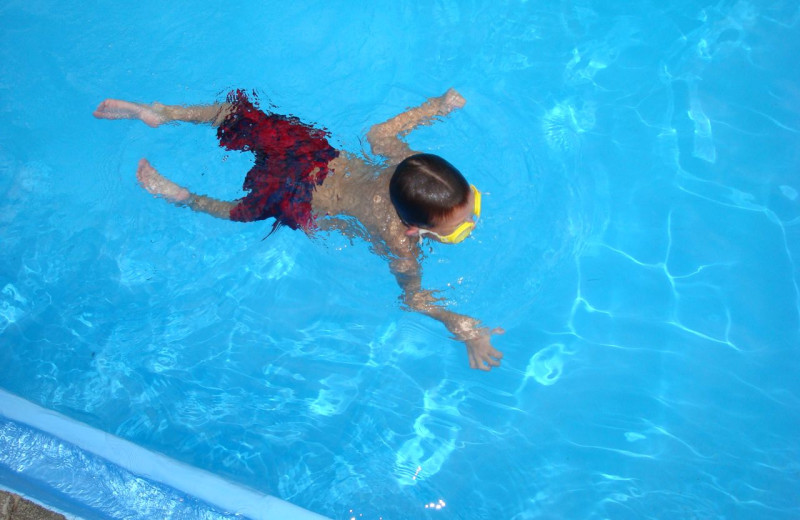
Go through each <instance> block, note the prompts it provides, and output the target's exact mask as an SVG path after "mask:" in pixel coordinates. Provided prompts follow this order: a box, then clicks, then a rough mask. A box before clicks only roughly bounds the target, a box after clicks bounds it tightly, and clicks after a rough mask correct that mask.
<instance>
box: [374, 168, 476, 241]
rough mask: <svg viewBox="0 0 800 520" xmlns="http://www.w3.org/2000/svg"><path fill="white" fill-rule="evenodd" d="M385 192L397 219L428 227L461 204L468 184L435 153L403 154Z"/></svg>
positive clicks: (416, 225) (442, 220)
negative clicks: (405, 156)
mask: <svg viewBox="0 0 800 520" xmlns="http://www.w3.org/2000/svg"><path fill="white" fill-rule="evenodd" d="M389 196H390V197H391V199H392V204H393V205H394V208H395V210H396V211H397V214H398V216H399V217H400V220H402V221H403V222H404V223H405V224H406V225H407V226H414V227H418V228H426V229H427V228H431V227H435V226H436V225H437V224H440V223H441V222H444V221H445V220H447V219H448V217H450V216H451V215H452V214H453V213H454V212H455V211H456V210H457V209H458V208H461V207H463V206H464V205H465V204H466V203H467V202H468V201H469V196H470V186H469V184H468V183H467V180H466V179H465V178H464V176H463V175H461V172H459V171H458V170H457V169H456V168H455V167H454V166H453V165H452V164H450V163H449V162H447V161H445V160H444V159H442V158H441V157H439V156H438V155H433V154H429V153H420V154H417V155H412V156H411V157H407V158H406V159H404V160H403V161H402V162H401V163H400V164H398V165H397V168H396V169H395V171H394V174H393V175H392V180H391V182H390V183H389Z"/></svg>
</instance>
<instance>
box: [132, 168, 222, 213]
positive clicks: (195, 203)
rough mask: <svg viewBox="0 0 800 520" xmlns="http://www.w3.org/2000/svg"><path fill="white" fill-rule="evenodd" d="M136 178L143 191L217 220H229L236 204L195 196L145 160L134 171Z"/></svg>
mask: <svg viewBox="0 0 800 520" xmlns="http://www.w3.org/2000/svg"><path fill="white" fill-rule="evenodd" d="M136 178H137V179H139V183H140V184H141V185H142V187H143V188H144V189H146V190H147V191H149V192H150V193H152V194H153V195H156V196H158V197H163V198H165V199H166V200H167V201H169V202H172V203H173V204H176V205H179V206H189V207H190V208H191V209H193V210H194V211H200V212H202V213H207V214H209V215H212V216H214V217H217V218H222V219H226V220H230V218H231V217H230V215H231V209H233V207H234V206H236V203H233V202H228V201H224V200H217V199H212V198H211V197H206V196H205V195H195V194H194V193H191V192H190V191H189V190H187V189H186V188H183V187H181V186H178V185H177V184H175V183H174V182H172V181H171V180H169V179H167V178H166V177H164V176H163V175H161V174H160V173H158V172H157V171H156V169H155V168H153V167H152V166H151V165H150V163H149V162H148V161H147V159H142V160H141V161H139V168H138V169H137V170H136Z"/></svg>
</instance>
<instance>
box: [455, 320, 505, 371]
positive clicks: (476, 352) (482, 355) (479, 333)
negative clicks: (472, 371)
mask: <svg viewBox="0 0 800 520" xmlns="http://www.w3.org/2000/svg"><path fill="white" fill-rule="evenodd" d="M474 332H475V333H476V335H475V337H474V338H472V339H467V340H464V343H465V344H466V345H467V355H468V356H469V366H470V368H476V369H478V370H484V371H487V372H488V371H489V370H491V369H492V368H493V367H499V366H500V360H501V359H503V353H502V352H500V351H499V350H497V349H496V348H494V347H493V346H492V343H491V341H490V340H491V337H492V334H503V333H505V330H503V329H502V328H500V327H497V328H495V329H492V330H489V329H479V330H475V331H474Z"/></svg>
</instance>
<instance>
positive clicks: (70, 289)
mask: <svg viewBox="0 0 800 520" xmlns="http://www.w3.org/2000/svg"><path fill="white" fill-rule="evenodd" d="M357 4H358V5H357ZM799 23H800V7H798V4H797V3H796V2H791V1H781V0H779V1H777V2H747V1H717V2H705V1H691V2H690V1H681V0H670V1H668V2H639V3H631V2H597V1H589V0H584V1H564V2H549V3H546V2H533V1H527V2H522V1H517V2H510V1H509V2H489V1H474V2H456V1H441V2H436V3H430V4H429V5H423V3H417V2H373V3H370V4H369V5H361V3H358V2H338V1H334V2H330V1H328V2H301V3H297V5H291V6H290V5H286V4H285V3H279V2H258V3H256V2H252V3H243V4H238V5H232V4H226V5H221V4H219V3H211V2H205V1H202V0H201V1H198V2H193V3H192V4H191V7H189V6H188V4H186V5H179V4H175V5H173V4H164V3H155V2H150V1H144V2H141V3H138V4H137V5H136V6H133V5H131V6H128V7H125V8H122V7H120V6H119V5H118V4H115V5H111V4H109V3H107V2H98V1H92V0H89V1H86V2H82V3H81V4H80V5H67V4H64V3H56V2H53V1H52V0H41V1H37V0H32V1H31V0H27V1H25V2H17V1H12V2H6V3H5V4H4V6H3V7H2V8H0V24H2V29H3V30H2V32H1V33H0V38H1V39H2V40H0V41H2V44H0V53H1V55H0V56H1V57H0V72H1V73H0V78H2V79H0V110H2V113H3V116H4V117H3V121H4V124H3V125H2V127H0V174H1V175H0V193H2V194H3V197H2V202H0V241H1V242H2V247H1V248H0V387H2V388H3V389H5V390H7V391H9V392H12V393H14V394H17V395H19V396H21V397H24V398H25V399H27V400H29V401H33V402H35V403H38V404H40V405H42V406H44V407H46V408H49V409H52V410H55V411H58V412H60V413H63V414H65V415H67V416H69V417H71V418H73V419H76V420H78V421H82V422H84V423H86V424H88V425H91V426H93V427H95V428H98V429H100V430H103V431H106V432H109V433H113V434H115V435H117V436H119V437H122V438H124V439H127V440H129V441H132V442H134V443H137V444H139V445H141V446H144V447H146V448H148V449H151V450H154V451H158V452H161V453H164V454H166V455H168V456H169V457H171V458H174V459H177V460H179V461H182V462H184V463H188V464H191V465H193V466H196V467H198V468H201V469H203V470H207V471H210V472H213V473H215V474H217V475H220V476H222V477H225V478H227V479H229V480H232V481H234V482H239V483H242V484H244V485H246V486H249V487H251V488H255V489H257V490H259V491H262V492H264V493H268V494H271V495H275V496H277V497H279V498H282V499H284V500H288V501H290V502H292V503H295V504H297V505H299V506H302V507H304V508H307V509H310V510H312V511H315V512H317V513H320V514H324V515H325V516H329V517H331V518H335V519H350V518H359V519H360V518H364V519H378V518H383V519H408V518H424V519H484V518H487V519H488V518H503V519H506V518H507V519H513V520H528V519H562V518H567V519H571V518H587V519H591V518H598V519H600V518H614V519H625V518H631V519H641V518H774V519H791V518H797V517H798V516H800V495H798V494H797V489H798V486H800V463H798V461H799V460H800V448H799V447H798V444H797V441H796V438H797V434H798V432H799V431H800V413H799V410H800V400H799V397H800V389H799V388H798V382H797V380H798V378H797V373H798V368H800V367H799V366H798V365H799V364H800V363H799V362H798V360H799V359H800V357H799V356H798V347H799V346H800V341H799V340H800V333H799V330H800V319H799V317H798V316H799V314H800V304H799V297H798V294H799V293H798V282H797V278H798V266H797V264H796V259H797V258H798V255H800V195H799V192H800V180H798V165H799V164H800V155H798V150H800V146H798V145H799V144H800V87H798V85H800V81H798V80H800V72H799V71H800V68H798V67H797V66H796V63H795V59H794V58H795V57H796V56H797V55H798V51H800V34H799V33H798V29H799V28H800V27H799V25H798V24H799ZM450 86H454V87H456V88H457V89H458V90H459V91H460V92H462V93H463V94H464V96H465V97H466V99H467V105H466V107H465V108H464V110H462V111H460V112H458V113H455V114H453V115H452V116H451V117H449V118H447V119H446V120H443V121H441V122H439V123H437V124H436V125H433V126H430V127H425V128H422V129H420V130H418V131H416V132H414V133H413V134H412V135H411V136H410V138H409V140H410V142H411V143H412V145H413V147H414V148H415V149H417V150H423V151H432V152H436V153H439V154H441V155H443V156H445V157H447V158H448V159H449V160H450V161H451V162H453V163H454V164H456V165H457V166H459V167H460V169H461V170H462V171H463V172H464V173H465V175H466V176H467V177H468V179H469V180H470V181H471V182H473V183H474V184H476V185H477V186H478V187H479V188H480V189H482V190H484V191H485V192H486V196H485V198H484V214H483V215H482V218H481V221H480V223H479V226H478V228H477V229H476V231H475V232H474V233H473V239H470V240H468V241H466V242H465V243H463V244H461V245H459V246H453V247H445V246H433V247H432V248H431V249H430V250H427V251H426V258H425V260H424V266H425V271H424V284H425V286H426V287H429V288H435V289H439V290H441V291H442V292H441V296H442V297H443V298H445V300H446V301H447V302H448V304H449V305H450V306H451V308H453V309H454V310H457V311H458V312H462V313H466V314H470V315H474V316H476V317H478V318H480V319H481V320H483V321H484V322H485V323H486V324H487V325H489V326H502V327H504V328H505V329H506V330H507V332H506V334H505V335H504V336H501V337H498V338H497V339H496V346H497V347H498V348H499V349H501V350H502V351H503V352H504V353H505V359H504V361H503V367H502V368H500V369H498V370H495V371H492V372H491V373H489V374H484V373H479V372H476V371H471V370H470V369H469V368H468V366H467V360H466V355H465V353H464V351H463V350H464V349H463V346H461V345H460V344H458V343H456V342H454V341H452V340H451V339H450V338H449V337H448V334H447V332H446V331H445V330H444V329H443V327H442V326H441V325H439V324H438V323H436V322H434V321H431V320H430V319H427V318H424V317H422V316H418V315H414V314H410V313H407V312H405V311H403V310H402V309H401V308H400V306H399V302H398V295H399V292H398V289H397V287H396V285H395V283H394V281H393V279H392V277H391V276H390V275H389V273H388V269H387V268H386V266H385V265H384V264H383V262H382V260H380V259H379V258H377V257H375V256H374V255H371V254H370V252H369V249H368V247H367V246H366V245H365V244H364V243H361V242H359V241H357V240H355V241H352V242H351V241H349V240H347V239H345V238H342V237H339V236H330V237H319V238H318V239H316V240H313V241H312V240H309V239H307V238H306V237H305V236H303V235H302V234H300V233H293V232H291V231H290V230H288V229H284V230H281V231H279V232H277V233H275V234H274V235H272V236H270V237H269V238H268V239H265V240H262V239H263V238H264V236H265V235H266V234H267V232H268V231H269V224H268V223H262V224H249V225H244V224H236V223H230V222H223V221H217V220H214V219H212V218H210V217H206V216H202V215H197V214H192V213H191V212H190V211H188V210H185V209H178V208H175V207H172V206H170V205H168V204H165V203H164V202H163V201H159V200H154V199H153V198H152V197H150V196H149V195H147V194H146V193H145V192H144V191H143V190H142V189H141V188H140V187H139V186H138V185H137V184H136V181H135V177H134V171H135V167H136V163H137V161H138V160H139V159H140V158H141V157H147V158H148V159H150V161H151V162H152V163H153V164H154V165H155V166H156V167H157V168H159V170H161V171H163V172H164V173H165V174H168V175H169V176H171V177H172V178H174V179H175V180H176V181H177V182H179V183H182V184H185V185H188V186H189V187H191V188H192V189H193V190H195V191H199V192H201V193H209V194H213V195H216V196H218V197H220V198H235V197H238V196H240V195H241V191H239V189H238V188H239V186H240V183H241V179H242V176H243V174H244V172H245V171H246V170H247V168H248V165H249V163H248V160H249V158H248V156H247V155H245V154H238V153H225V152H224V151H223V150H221V149H220V148H219V147H218V146H217V144H216V140H215V137H214V133H213V131H212V130H210V129H209V128H207V127H199V126H190V125H183V126H177V125H176V126H168V127H163V128H159V129H151V128H148V127H146V126H145V125H143V124H141V123H137V122H128V121H116V122H109V121H98V120H95V119H93V118H92V117H91V112H92V110H93V109H94V107H95V106H96V105H97V103H99V102H100V101H101V100H102V99H104V98H105V97H116V98H122V99H134V100H142V101H152V100H158V101H162V102H166V103H183V104H194V103H204V102H209V101H211V100H214V99H220V98H221V97H222V96H223V95H224V92H225V91H226V90H227V89H230V88H234V87H242V88H247V89H256V90H257V91H258V92H259V93H260V95H261V97H262V99H263V100H264V102H265V103H266V102H267V100H268V101H269V102H271V103H272V104H274V105H275V106H276V107H278V110H281V111H284V112H287V113H292V114H296V115H299V116H301V117H302V118H303V119H304V120H307V121H313V122H316V123H318V124H320V125H322V126H325V127H326V128H328V129H329V130H330V131H331V132H332V134H333V135H334V136H336V143H337V145H338V146H341V147H343V148H345V149H348V150H351V151H358V150H360V149H361V148H362V146H363V143H362V140H361V137H362V136H363V135H364V133H365V132H366V130H367V129H368V128H369V127H370V125H372V124H375V123H378V122H381V121H383V120H385V119H387V118H389V117H391V116H393V115H394V114H396V113H397V112H399V111H401V110H402V109H404V108H406V107H408V106H412V105H416V104H419V103H420V102H422V101H424V99H425V98H426V97H428V96H433V95H438V94H440V93H442V92H444V91H445V90H446V89H447V88H448V87H450ZM13 471H14V470H13V468H11V467H2V468H0V472H13ZM431 506H433V507H431ZM436 506H439V507H438V508H437V507H436Z"/></svg>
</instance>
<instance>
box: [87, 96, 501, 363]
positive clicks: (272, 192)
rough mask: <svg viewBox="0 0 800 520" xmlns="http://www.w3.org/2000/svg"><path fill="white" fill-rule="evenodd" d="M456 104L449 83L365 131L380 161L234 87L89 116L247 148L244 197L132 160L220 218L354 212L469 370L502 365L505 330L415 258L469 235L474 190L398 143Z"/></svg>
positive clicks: (406, 296)
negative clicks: (436, 282)
mask: <svg viewBox="0 0 800 520" xmlns="http://www.w3.org/2000/svg"><path fill="white" fill-rule="evenodd" d="M464 104H465V100H464V98H463V97H462V96H461V95H460V94H459V93H458V92H456V91H455V90H453V89H450V90H448V91H447V92H446V93H445V94H444V95H442V96H439V97H434V98H431V99H429V100H428V101H426V102H425V103H423V104H422V105H420V106H418V107H415V108H412V109H410V110H407V111H406V112H404V113H402V114H400V115H398V116H395V117H393V118H392V119H390V120H388V121H386V122H384V123H381V124H378V125H375V126H373V127H372V128H370V130H369V132H368V133H367V141H368V142H369V144H370V146H371V148H372V152H373V153H374V154H375V155H380V156H383V157H385V158H386V159H387V161H386V163H385V167H383V166H382V167H376V166H375V165H373V164H370V163H368V162H367V161H365V160H364V159H362V158H360V157H358V156H356V155H353V154H350V153H348V152H346V151H341V150H336V149H334V148H333V147H332V146H331V145H330V144H329V143H328V141H327V136H328V134H327V133H326V132H324V131H322V130H319V129H316V128H314V127H311V126H309V125H306V124H304V123H302V122H300V121H299V120H298V119H297V118H294V117H286V116H281V115H277V114H268V113H265V112H263V111H261V110H259V109H258V108H257V107H256V106H255V105H254V104H253V103H251V102H250V100H249V99H248V98H247V96H246V95H245V93H244V92H242V91H236V92H232V93H231V94H230V95H229V96H228V100H227V102H226V103H218V104H213V105H203V106H189V107H185V106H178V105H163V104H161V103H152V104H150V105H146V104H141V103H133V102H129V101H121V100H115V99H107V100H105V101H103V102H102V103H100V105H99V106H98V107H97V109H96V110H95V112H94V116H95V117H97V118H100V119H139V120H141V121H143V122H144V123H146V124H147V125H149V126H151V127H157V126H159V125H162V124H165V123H169V122H173V121H184V122H191V123H207V124H211V125H212V126H214V127H216V129H217V137H218V138H219V141H220V145H221V146H222V147H224V148H227V149H229V150H249V151H252V152H254V154H255V164H254V166H253V168H252V169H251V170H250V171H249V172H248V173H247V176H246V177H245V181H244V186H243V189H245V190H246V191H248V192H249V193H248V194H247V195H245V196H244V197H243V198H241V199H239V200H236V201H223V200H217V199H214V198H211V197H207V196H205V195H198V194H195V193H192V192H190V191H189V190H187V189H186V188H184V187H182V186H179V185H177V184H175V183H174V182H172V181H171V180H169V179H168V178H166V177H164V176H163V175H161V174H160V173H159V172H158V171H156V170H155V168H153V166H152V165H151V164H150V163H149V162H148V161H147V159H142V160H141V161H139V167H138V169H137V172H136V177H137V178H138V180H139V182H140V183H141V185H142V186H143V187H144V188H145V189H146V190H147V191H148V192H150V193H152V194H153V195H156V196H159V197H163V198H164V199H166V200H167V201H169V202H172V203H174V204H176V205H180V206H188V207H189V208H191V209H193V210H195V211H200V212H203V213H207V214H209V215H212V216H215V217H218V218H223V219H228V220H235V221H242V222H249V221H254V220H264V219H267V218H273V219H275V223H274V225H273V229H275V228H276V227H278V226H280V225H285V226H289V227H291V228H292V229H302V230H303V231H305V232H306V233H311V232H313V231H314V230H316V229H322V230H339V231H341V232H343V233H345V234H348V235H351V234H352V232H351V231H350V230H351V226H348V225H347V220H346V219H347V218H355V219H357V220H358V221H359V222H360V223H361V226H363V230H364V231H365V232H366V233H365V235H366V236H364V237H363V238H365V239H366V240H369V241H370V243H371V244H372V246H373V250H374V251H376V252H377V253H378V254H380V255H381V256H382V257H384V258H386V259H387V260H388V262H389V266H390V269H391V271H392V273H393V274H394V276H395V277H396V279H397V282H398V284H399V285H400V287H401V288H402V290H403V302H404V303H405V305H407V306H408V308H409V309H412V310H414V311H416V312H420V313H422V314H425V315H427V316H430V317H431V318H433V319H436V320H438V321H440V322H441V323H442V324H444V326H445V327H446V328H447V330H448V331H450V333H452V334H453V335H454V336H455V338H457V339H458V340H460V341H462V342H463V343H464V344H465V345H466V347H467V354H468V357H469V364H470V367H472V368H475V369H479V370H485V371H488V370H491V369H492V367H497V366H500V359H501V358H502V357H503V354H502V353H501V352H500V351H498V350H497V349H495V348H494V347H493V346H492V344H491V336H492V335H493V334H502V333H503V332H504V331H503V329H501V328H495V329H491V330H490V329H488V328H486V327H481V325H480V322H479V321H478V320H476V319H475V318H471V317H469V316H465V315H461V314H457V313H455V312H451V311H449V310H447V309H445V308H444V307H443V306H441V305H440V304H439V303H438V300H437V299H436V298H435V297H434V296H433V294H432V292H431V291H429V290H424V289H422V275H421V267H420V263H419V260H418V259H419V257H420V254H421V250H420V247H419V243H420V242H421V240H422V238H429V239H431V240H436V241H438V242H442V243H446V244H455V243H458V242H461V241H462V240H464V239H465V238H466V237H467V236H468V235H469V234H470V233H471V231H472V229H473V228H474V227H475V221H474V219H475V218H477V217H478V216H479V215H480V205H481V194H480V192H479V191H478V189H477V188H475V187H474V186H471V185H469V184H468V183H467V181H466V180H465V179H464V176H463V175H462V174H461V173H460V172H459V171H458V170H457V169H456V168H455V167H453V165H451V164H450V163H448V162H447V161H446V160H444V159H443V158H441V157H439V156H436V155H433V154H425V153H417V152H415V151H412V150H411V148H410V147H409V146H408V144H407V143H405V142H404V141H402V140H401V137H403V136H405V135H407V134H408V133H409V132H411V131H412V130H413V129H414V128H416V127H417V126H419V125H424V124H431V123H432V122H433V121H434V119H435V118H436V117H439V116H446V115H447V114H449V113H450V112H452V111H453V110H455V109H458V108H461V107H463V106H464Z"/></svg>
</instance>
